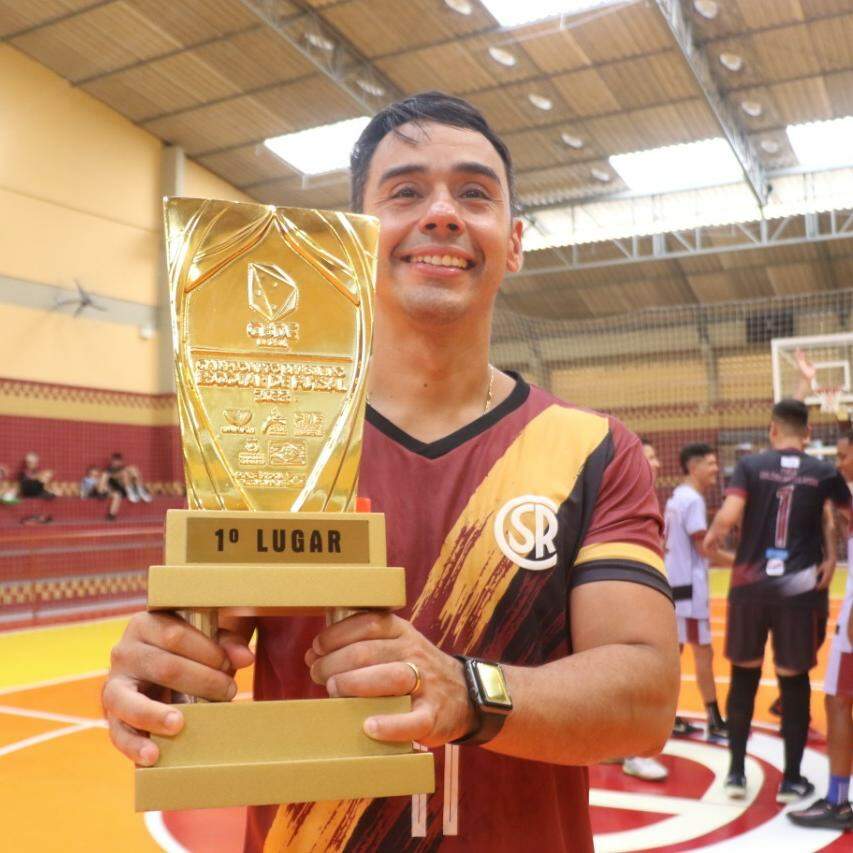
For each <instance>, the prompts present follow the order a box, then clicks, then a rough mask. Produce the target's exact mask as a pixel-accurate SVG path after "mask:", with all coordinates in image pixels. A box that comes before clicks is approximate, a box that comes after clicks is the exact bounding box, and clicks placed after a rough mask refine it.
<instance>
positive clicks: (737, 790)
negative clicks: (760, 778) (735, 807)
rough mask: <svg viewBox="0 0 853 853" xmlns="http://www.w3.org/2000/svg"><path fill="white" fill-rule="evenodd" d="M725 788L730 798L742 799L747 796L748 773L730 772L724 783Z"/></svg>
mask: <svg viewBox="0 0 853 853" xmlns="http://www.w3.org/2000/svg"><path fill="white" fill-rule="evenodd" d="M723 790H724V791H725V792H726V795H727V796H728V798H729V799H730V800H742V799H743V798H744V797H745V796H746V774H745V773H729V775H728V776H726V781H725V782H724V783H723Z"/></svg>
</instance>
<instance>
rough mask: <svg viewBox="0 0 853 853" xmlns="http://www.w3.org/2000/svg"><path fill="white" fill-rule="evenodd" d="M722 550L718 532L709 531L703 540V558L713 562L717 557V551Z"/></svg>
mask: <svg viewBox="0 0 853 853" xmlns="http://www.w3.org/2000/svg"><path fill="white" fill-rule="evenodd" d="M719 550H720V540H719V536H718V535H717V533H716V531H714V530H713V529H712V530H709V531H708V532H707V533H706V534H705V538H704V539H703V540H702V551H703V552H704V553H703V556H705V557H706V558H707V559H709V560H711V559H713V558H714V557H715V556H716V553H717V551H719Z"/></svg>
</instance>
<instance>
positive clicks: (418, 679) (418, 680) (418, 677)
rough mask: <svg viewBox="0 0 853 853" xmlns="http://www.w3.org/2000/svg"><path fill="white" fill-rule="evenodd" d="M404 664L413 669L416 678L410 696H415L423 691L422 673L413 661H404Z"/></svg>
mask: <svg viewBox="0 0 853 853" xmlns="http://www.w3.org/2000/svg"><path fill="white" fill-rule="evenodd" d="M403 663H404V664H406V666H408V667H410V668H411V670H412V674H413V675H414V676H415V683H414V684H413V685H412V689H411V690H410V691H409V696H414V695H415V694H416V693H417V692H418V691H419V690H420V689H421V684H422V681H421V671H420V670H419V669H418V668H417V666H415V664H413V663H412V662H411V661H407V660H404V661H403Z"/></svg>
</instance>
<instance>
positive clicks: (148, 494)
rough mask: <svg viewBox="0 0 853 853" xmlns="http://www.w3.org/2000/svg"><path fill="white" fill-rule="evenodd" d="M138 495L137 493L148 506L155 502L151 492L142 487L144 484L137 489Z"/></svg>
mask: <svg viewBox="0 0 853 853" xmlns="http://www.w3.org/2000/svg"><path fill="white" fill-rule="evenodd" d="M136 493H137V494H138V495H139V497H140V498H142V500H143V501H145V503H147V504H150V503H151V501H153V500H154V498H153V497H152V496H151V492H149V491H148V489H146V488H145V486H143V485H142V483H140V484H139V485H138V486H137V487H136Z"/></svg>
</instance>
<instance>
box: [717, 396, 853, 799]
mask: <svg viewBox="0 0 853 853" xmlns="http://www.w3.org/2000/svg"><path fill="white" fill-rule="evenodd" d="M808 440H809V426H808V409H807V408H806V406H805V405H804V404H803V403H801V402H800V401H798V400H782V401H780V402H779V403H777V404H776V405H775V406H774V407H773V414H772V418H771V423H770V447H771V449H770V450H768V451H765V452H764V453H757V454H754V455H751V456H745V457H743V458H742V459H741V460H740V462H738V464H737V467H736V468H735V472H734V475H733V477H732V480H731V483H730V484H729V488H728V489H727V491H726V499H725V502H724V503H723V506H722V507H721V508H720V510H719V512H718V513H717V515H716V517H715V518H714V521H713V523H712V524H711V527H710V529H709V530H708V534H707V536H706V537H705V543H704V544H705V549H706V550H707V551H709V552H713V551H715V550H716V549H717V548H719V547H720V545H721V544H722V541H723V539H724V538H725V536H726V534H727V533H728V532H729V531H730V530H731V528H732V527H734V526H735V525H740V527H741V537H740V544H739V545H738V548H737V554H736V555H735V562H734V565H733V567H732V580H731V587H730V589H729V605H728V618H727V622H726V657H727V658H728V659H729V660H730V661H731V663H732V674H731V687H730V689H729V697H728V708H727V717H728V724H729V751H730V754H731V766H730V768H729V775H728V778H727V779H726V791H727V792H728V794H729V796H730V797H733V798H742V797H744V796H745V795H746V776H745V773H744V759H745V756H746V741H747V737H748V736H749V727H750V723H751V722H752V713H753V708H754V704H755V694H756V692H757V690H758V682H759V679H760V677H761V664H762V661H763V657H764V646H765V644H766V642H767V634H768V632H769V633H770V634H771V636H772V640H773V658H774V663H775V666H776V675H777V678H778V680H779V689H780V692H781V695H782V737H783V739H784V741H785V773H784V776H783V779H782V783H781V785H780V787H779V792H778V794H777V796H776V800H777V802H780V803H789V802H793V801H794V800H797V799H799V798H801V797H805V796H808V795H809V794H811V793H812V791H813V790H814V786H813V785H812V784H811V783H810V782H809V781H808V780H807V779H806V778H805V777H803V776H801V775H800V762H801V760H802V756H803V750H804V749H805V745H806V737H807V735H808V726H809V700H810V696H811V687H810V684H809V670H810V669H811V668H812V667H813V666H814V665H815V664H816V663H817V650H818V648H819V647H820V645H821V643H822V642H823V639H824V636H825V633H826V618H827V610H828V596H827V587H828V586H829V582H830V580H831V579H832V573H833V571H834V570H835V559H836V553H835V542H834V537H833V536H832V535H831V531H830V530H829V529H828V525H826V524H825V522H824V518H831V515H830V514H825V513H824V506H825V504H827V502H832V503H833V504H835V505H836V506H837V507H838V508H839V509H841V510H842V511H843V512H844V514H845V515H848V516H849V511H850V509H849V507H850V492H849V490H848V488H847V485H846V483H845V482H844V479H843V478H842V477H841V476H840V475H839V474H838V472H837V471H836V470H835V468H834V467H833V466H832V465H830V464H829V463H827V462H823V461H821V460H819V459H816V458H814V457H812V456H809V455H808V454H806V453H805V452H804V448H805V446H806V444H807V443H808Z"/></svg>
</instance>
